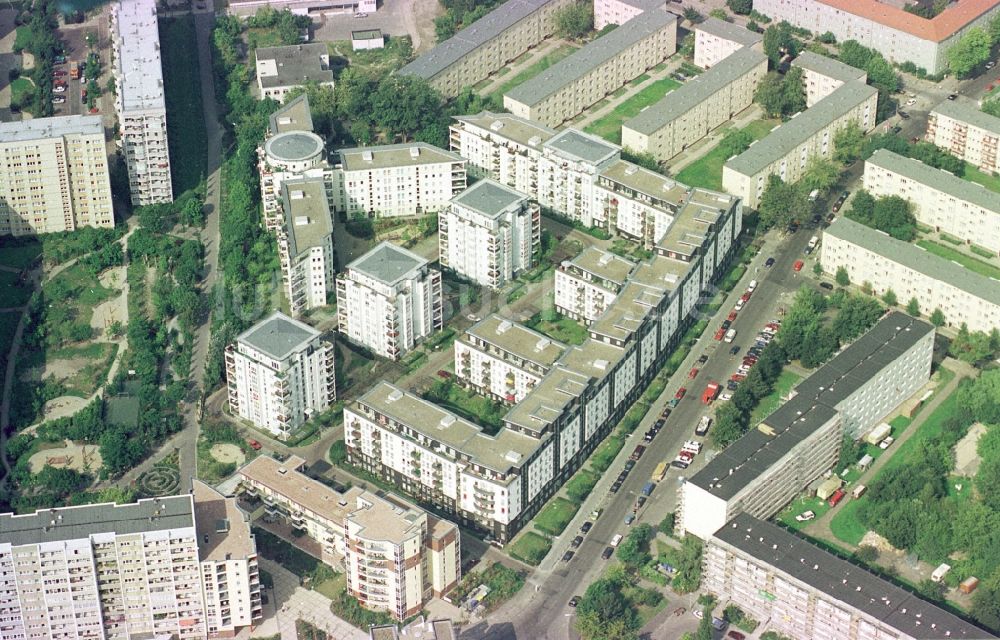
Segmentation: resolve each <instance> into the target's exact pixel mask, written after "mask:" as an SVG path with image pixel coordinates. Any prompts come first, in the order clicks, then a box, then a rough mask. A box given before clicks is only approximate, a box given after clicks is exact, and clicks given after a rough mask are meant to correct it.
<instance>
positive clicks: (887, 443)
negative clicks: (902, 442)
mask: <svg viewBox="0 0 1000 640" xmlns="http://www.w3.org/2000/svg"><path fill="white" fill-rule="evenodd" d="M895 441H896V439H895V438H893V437H892V436H888V437H886V439H885V440H883V441H882V442H880V443H878V448H879V449H888V448H889V447H891V446H892V443H893V442H895Z"/></svg>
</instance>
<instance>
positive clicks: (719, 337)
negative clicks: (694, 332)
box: [713, 328, 726, 340]
mask: <svg viewBox="0 0 1000 640" xmlns="http://www.w3.org/2000/svg"><path fill="white" fill-rule="evenodd" d="M713 337H714V338H715V339H716V340H722V339H723V338H725V337H726V330H725V329H722V328H720V329H719V330H718V331H716V332H715V336H713Z"/></svg>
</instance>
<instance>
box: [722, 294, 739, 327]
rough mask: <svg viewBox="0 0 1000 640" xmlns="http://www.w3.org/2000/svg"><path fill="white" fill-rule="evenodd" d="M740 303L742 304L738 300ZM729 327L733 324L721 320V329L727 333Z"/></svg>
mask: <svg viewBox="0 0 1000 640" xmlns="http://www.w3.org/2000/svg"><path fill="white" fill-rule="evenodd" d="M740 302H744V301H743V300H740ZM731 326H733V323H732V322H731V321H729V320H723V321H722V328H723V329H725V330H726V331H728V330H729V327H731Z"/></svg>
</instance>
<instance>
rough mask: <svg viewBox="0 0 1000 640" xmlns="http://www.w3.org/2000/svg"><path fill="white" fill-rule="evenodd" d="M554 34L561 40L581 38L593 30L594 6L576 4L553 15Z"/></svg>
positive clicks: (584, 3) (583, 3) (587, 3)
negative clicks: (561, 38)
mask: <svg viewBox="0 0 1000 640" xmlns="http://www.w3.org/2000/svg"><path fill="white" fill-rule="evenodd" d="M555 22H556V33H557V34H559V36H560V37H563V38H571V39H575V38H581V37H583V36H585V35H587V34H588V33H590V32H591V31H592V30H593V29H594V5H593V4H592V3H589V2H576V3H573V4H571V5H567V6H565V7H563V8H562V9H559V10H558V11H557V12H556V14H555Z"/></svg>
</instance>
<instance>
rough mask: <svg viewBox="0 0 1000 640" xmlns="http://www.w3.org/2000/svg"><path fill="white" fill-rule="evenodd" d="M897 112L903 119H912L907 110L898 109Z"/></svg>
mask: <svg viewBox="0 0 1000 640" xmlns="http://www.w3.org/2000/svg"><path fill="white" fill-rule="evenodd" d="M896 113H898V114H899V117H900V118H902V119H903V120H909V119H910V114H908V113H906V112H905V111H897V112H896Z"/></svg>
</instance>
